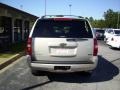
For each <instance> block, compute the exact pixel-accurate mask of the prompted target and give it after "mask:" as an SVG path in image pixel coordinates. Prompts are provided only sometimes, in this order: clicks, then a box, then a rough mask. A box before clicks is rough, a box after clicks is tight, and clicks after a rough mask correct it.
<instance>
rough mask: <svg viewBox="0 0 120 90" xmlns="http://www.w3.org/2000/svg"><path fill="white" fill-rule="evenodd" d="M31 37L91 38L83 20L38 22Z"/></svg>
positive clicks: (88, 28)
mask: <svg viewBox="0 0 120 90" xmlns="http://www.w3.org/2000/svg"><path fill="white" fill-rule="evenodd" d="M32 37H51V38H92V32H91V28H90V26H89V24H88V22H86V21H83V20H69V21H60V20H56V21H55V20H39V21H38V22H37V24H36V26H35V28H34V31H33V35H32Z"/></svg>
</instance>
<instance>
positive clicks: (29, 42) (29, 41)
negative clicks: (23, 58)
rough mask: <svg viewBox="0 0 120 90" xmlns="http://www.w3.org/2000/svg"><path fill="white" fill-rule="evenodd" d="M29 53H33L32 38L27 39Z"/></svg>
mask: <svg viewBox="0 0 120 90" xmlns="http://www.w3.org/2000/svg"><path fill="white" fill-rule="evenodd" d="M27 54H28V55H32V39H31V38H28V41H27Z"/></svg>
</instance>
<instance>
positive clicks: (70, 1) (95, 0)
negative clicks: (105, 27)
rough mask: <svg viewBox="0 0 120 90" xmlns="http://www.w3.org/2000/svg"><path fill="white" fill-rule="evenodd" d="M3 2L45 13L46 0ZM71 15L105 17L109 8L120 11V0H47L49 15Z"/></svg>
mask: <svg viewBox="0 0 120 90" xmlns="http://www.w3.org/2000/svg"><path fill="white" fill-rule="evenodd" d="M0 2H1V3H4V4H7V5H10V6H12V7H15V8H17V9H21V10H23V11H25V12H28V13H31V14H33V15H36V16H38V17H41V16H43V15H45V0H0ZM69 5H71V15H78V16H83V17H91V16H92V17H93V18H94V19H103V14H104V12H106V11H107V10H108V9H112V10H114V11H119V12H120V0H46V14H47V15H69V14H70V6H69Z"/></svg>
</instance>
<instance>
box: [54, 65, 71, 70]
mask: <svg viewBox="0 0 120 90" xmlns="http://www.w3.org/2000/svg"><path fill="white" fill-rule="evenodd" d="M69 69H70V66H54V70H69Z"/></svg>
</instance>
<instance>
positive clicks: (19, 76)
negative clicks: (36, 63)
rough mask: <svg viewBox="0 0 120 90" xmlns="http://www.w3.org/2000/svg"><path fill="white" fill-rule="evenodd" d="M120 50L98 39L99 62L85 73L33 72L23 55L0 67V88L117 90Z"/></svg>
mask: <svg viewBox="0 0 120 90" xmlns="http://www.w3.org/2000/svg"><path fill="white" fill-rule="evenodd" d="M119 72H120V50H118V49H110V48H109V47H108V46H107V45H106V44H104V42H103V41H99V63H98V66H97V68H96V69H95V71H94V73H93V74H92V76H87V75H85V74H84V73H68V74H55V73H46V74H45V75H43V76H33V75H32V74H31V73H30V69H29V67H28V64H27V60H26V57H25V56H23V57H21V58H19V60H17V61H15V62H14V63H13V64H11V65H9V66H8V67H6V68H5V69H4V70H2V71H0V90H120V73H119Z"/></svg>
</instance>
